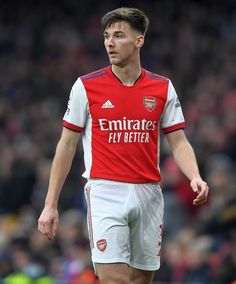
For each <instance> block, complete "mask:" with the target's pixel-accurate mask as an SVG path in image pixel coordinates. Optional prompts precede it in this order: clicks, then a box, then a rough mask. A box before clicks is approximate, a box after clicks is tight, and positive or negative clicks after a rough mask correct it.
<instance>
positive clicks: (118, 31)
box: [103, 30, 125, 35]
mask: <svg viewBox="0 0 236 284" xmlns="http://www.w3.org/2000/svg"><path fill="white" fill-rule="evenodd" d="M112 33H113V34H118V33H122V34H125V32H124V31H122V30H117V31H114V32H112ZM107 34H109V33H108V32H107V31H105V32H104V33H103V35H107Z"/></svg>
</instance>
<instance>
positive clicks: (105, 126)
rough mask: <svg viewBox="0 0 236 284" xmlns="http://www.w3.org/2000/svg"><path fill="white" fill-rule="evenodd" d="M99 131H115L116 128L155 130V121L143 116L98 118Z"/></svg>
mask: <svg viewBox="0 0 236 284" xmlns="http://www.w3.org/2000/svg"><path fill="white" fill-rule="evenodd" d="M98 123H99V126H100V129H101V131H116V130H139V131H140V130H155V128H156V125H157V121H153V120H146V119H145V118H143V119H141V120H138V119H135V120H133V119H127V118H126V117H123V119H122V120H121V119H118V120H108V119H106V118H100V119H98Z"/></svg>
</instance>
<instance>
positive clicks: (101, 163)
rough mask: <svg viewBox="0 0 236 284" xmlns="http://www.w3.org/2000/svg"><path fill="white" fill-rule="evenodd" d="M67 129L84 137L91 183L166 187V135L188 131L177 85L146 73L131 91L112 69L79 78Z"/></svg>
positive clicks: (70, 101) (74, 87)
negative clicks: (162, 156) (162, 161)
mask: <svg viewBox="0 0 236 284" xmlns="http://www.w3.org/2000/svg"><path fill="white" fill-rule="evenodd" d="M63 125H64V127H66V128H69V129H71V130H73V131H77V132H82V142H83V148H84V160H85V168H86V171H85V173H84V174H83V176H84V177H85V178H101V179H108V180H116V181H123V182H131V183H146V182H157V181H160V179H161V177H160V170H159V142H160V138H159V137H160V130H161V129H162V131H163V132H164V133H169V132H171V131H175V130H178V129H182V128H184V126H185V122H184V117H183V113H182V109H181V106H180V103H179V100H178V97H177V95H176V92H175V89H174V87H173V85H172V83H171V81H170V80H169V79H167V78H165V77H162V76H159V75H156V74H154V73H151V72H149V71H147V70H144V69H142V74H141V76H140V77H139V78H138V80H137V81H136V82H135V84H134V85H133V86H125V85H123V84H122V83H121V82H120V80H119V79H118V78H117V77H116V76H115V75H114V74H113V72H112V70H111V67H110V66H108V67H106V68H104V69H101V70H98V71H95V72H92V73H90V74H88V75H85V76H82V77H80V78H78V80H77V81H76V82H75V84H74V85H73V87H72V90H71V93H70V99H69V102H68V108H67V111H66V113H65V115H64V120H63Z"/></svg>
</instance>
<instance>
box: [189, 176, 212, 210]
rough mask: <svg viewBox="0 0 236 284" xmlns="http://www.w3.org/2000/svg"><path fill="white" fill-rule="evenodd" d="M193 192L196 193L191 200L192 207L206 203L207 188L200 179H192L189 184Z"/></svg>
mask: <svg viewBox="0 0 236 284" xmlns="http://www.w3.org/2000/svg"><path fill="white" fill-rule="evenodd" d="M190 185H191V187H192V189H193V191H194V192H196V193H198V195H197V197H196V198H195V199H194V200H193V205H202V204H204V203H205V202H206V201H207V196H208V191H209V187H208V185H207V183H206V182H205V181H203V180H202V179H201V178H194V179H192V181H191V183H190Z"/></svg>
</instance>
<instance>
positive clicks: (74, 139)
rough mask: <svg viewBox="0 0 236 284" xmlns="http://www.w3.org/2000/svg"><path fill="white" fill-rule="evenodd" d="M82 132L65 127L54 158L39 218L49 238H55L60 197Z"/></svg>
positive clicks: (41, 226) (43, 232) (39, 227)
mask: <svg viewBox="0 0 236 284" xmlns="http://www.w3.org/2000/svg"><path fill="white" fill-rule="evenodd" d="M79 137H80V133H78V132H74V131H71V130H69V129H67V128H63V130H62V135H61V138H60V140H59V142H58V145H57V149H56V153H55V156H54V159H53V163H52V168H51V174H50V179H49V187H48V193H47V196H46V200H45V206H44V209H43V211H42V213H41V215H40V218H39V220H38V229H39V231H40V232H41V233H42V234H44V235H46V236H47V237H48V239H54V237H55V235H56V230H57V225H58V210H57V204H58V199H59V196H60V193H61V190H62V187H63V185H64V182H65V180H66V177H67V175H68V173H69V171H70V169H71V165H72V161H73V158H74V156H75V152H76V148H77V144H78V141H79Z"/></svg>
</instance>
